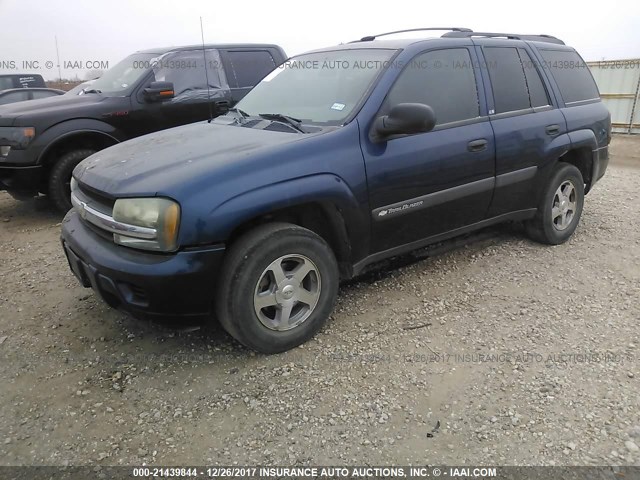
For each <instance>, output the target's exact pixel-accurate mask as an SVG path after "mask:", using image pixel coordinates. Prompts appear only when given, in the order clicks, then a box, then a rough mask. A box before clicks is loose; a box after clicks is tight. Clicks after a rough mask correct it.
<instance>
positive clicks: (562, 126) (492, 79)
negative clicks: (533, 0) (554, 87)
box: [476, 39, 567, 217]
mask: <svg viewBox="0 0 640 480" xmlns="http://www.w3.org/2000/svg"><path fill="white" fill-rule="evenodd" d="M476 43H478V44H480V45H481V47H480V50H481V54H482V55H483V56H484V62H483V65H484V66H485V67H486V68H483V74H484V75H485V78H486V80H487V81H486V82H485V85H486V86H487V88H488V90H487V98H488V100H489V108H490V110H489V113H490V115H489V117H490V119H491V125H492V127H493V131H494V134H495V141H496V189H495V194H494V198H493V201H492V203H491V208H490V210H489V213H488V217H495V216H498V215H501V214H504V213H508V212H513V211H518V210H525V209H529V208H534V207H536V206H537V199H538V195H537V192H538V191H539V189H540V187H541V183H542V182H543V181H544V179H546V173H547V172H546V169H547V167H548V166H550V165H551V164H552V163H553V161H554V160H555V159H556V158H557V157H558V156H559V155H561V154H562V153H564V152H563V151H562V149H563V148H564V142H562V141H560V140H559V139H560V138H561V137H562V136H563V135H565V134H566V132H567V126H566V122H565V119H564V116H563V115H562V113H561V112H560V110H559V109H558V108H557V104H556V103H555V101H554V100H553V99H552V96H551V95H550V89H549V88H548V85H545V81H544V78H545V77H544V76H543V75H542V74H541V72H540V68H539V65H538V62H536V61H534V60H533V58H535V57H533V56H532V55H531V54H530V53H529V51H528V46H527V45H526V44H524V42H519V41H512V42H509V41H505V40H491V39H486V40H476Z"/></svg>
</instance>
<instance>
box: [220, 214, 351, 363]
mask: <svg viewBox="0 0 640 480" xmlns="http://www.w3.org/2000/svg"><path fill="white" fill-rule="evenodd" d="M338 282H339V274H338V265H337V262H336V259H335V256H334V255H333V252H332V251H331V248H330V247H329V245H327V243H326V242H325V241H324V240H323V239H322V238H321V237H319V236H318V235H316V234H315V233H313V232H312V231H310V230H307V229H306V228H302V227H298V226H296V225H291V224H286V223H273V224H267V225H263V226H260V227H257V228H256V229H254V230H252V231H250V232H249V233H247V234H245V235H244V236H243V237H241V238H240V239H239V240H238V241H237V242H235V243H234V244H233V245H232V247H231V249H230V251H229V253H228V255H227V258H226V260H225V264H224V267H223V269H222V275H221V277H220V278H219V279H218V292H217V295H216V297H217V298H216V314H217V317H218V320H219V321H220V323H221V325H222V326H223V327H224V328H225V330H227V332H229V334H231V335H232V336H233V337H234V338H236V340H238V341H239V342H241V343H242V344H244V345H246V346H247V347H249V348H252V349H254V350H257V351H259V352H263V353H278V352H283V351H285V350H289V349H291V348H293V347H296V346H298V345H300V344H302V343H304V342H306V341H307V340H309V339H310V338H311V337H313V336H314V335H315V334H316V333H317V332H318V330H320V328H321V327H322V325H324V323H325V322H326V321H327V319H328V318H329V316H330V315H331V313H332V311H333V307H334V304H335V301H336V297H337V293H338Z"/></svg>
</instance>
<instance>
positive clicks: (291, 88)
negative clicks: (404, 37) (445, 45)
mask: <svg viewBox="0 0 640 480" xmlns="http://www.w3.org/2000/svg"><path fill="white" fill-rule="evenodd" d="M394 53H395V50H383V49H354V50H334V51H330V52H319V53H309V54H305V55H300V56H298V57H294V58H292V59H290V60H288V61H286V62H285V63H284V64H283V65H281V66H280V67H278V68H276V69H275V70H274V71H272V72H271V73H270V74H269V75H267V76H266V77H265V78H264V79H263V80H262V81H261V82H260V83H259V84H258V85H257V86H256V87H255V88H254V89H253V90H251V91H250V92H249V93H248V94H247V96H246V97H244V98H243V99H242V100H241V101H240V102H239V103H238V105H237V108H238V109H239V110H242V111H243V112H245V113H247V114H248V115H252V116H254V115H256V116H257V115H258V114H263V113H279V114H282V115H287V116H289V117H293V118H297V119H300V120H302V122H303V123H312V124H313V123H318V124H324V125H341V124H342V123H344V120H346V119H347V118H348V117H349V115H350V114H351V112H352V111H353V109H354V108H355V107H356V106H357V105H358V104H359V103H360V101H361V100H362V97H363V96H364V94H365V92H366V91H367V89H368V88H369V86H370V85H371V84H372V83H373V81H374V80H375V78H376V77H377V75H378V73H379V72H380V71H381V70H382V69H383V68H384V67H385V66H386V65H387V63H388V60H389V59H390V58H391V57H392V56H393V54H394Z"/></svg>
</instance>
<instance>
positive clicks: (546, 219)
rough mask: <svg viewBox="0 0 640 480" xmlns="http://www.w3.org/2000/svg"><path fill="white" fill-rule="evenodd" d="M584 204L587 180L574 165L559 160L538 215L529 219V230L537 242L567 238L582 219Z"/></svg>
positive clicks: (553, 242) (564, 239) (557, 241)
mask: <svg viewBox="0 0 640 480" xmlns="http://www.w3.org/2000/svg"><path fill="white" fill-rule="evenodd" d="M583 204H584V180H583V179H582V174H581V173H580V170H578V169H577V168H576V167H575V166H573V165H571V164H569V163H562V162H561V163H559V164H558V165H557V166H556V167H555V169H554V171H553V172H552V174H551V179H550V180H549V183H548V184H547V188H546V189H545V191H544V193H543V195H542V198H541V200H540V204H539V205H538V212H537V213H536V216H535V217H534V218H533V219H532V220H530V221H529V222H528V223H527V233H528V234H529V236H530V237H531V238H532V239H533V240H536V241H538V242H541V243H547V244H550V245H558V244H560V243H564V242H566V241H567V240H568V239H569V237H571V235H572V234H573V232H574V231H575V230H576V227H577V226H578V222H579V221H580V215H581V214H582V206H583Z"/></svg>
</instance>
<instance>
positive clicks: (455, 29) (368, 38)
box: [349, 27, 473, 43]
mask: <svg viewBox="0 0 640 480" xmlns="http://www.w3.org/2000/svg"><path fill="white" fill-rule="evenodd" d="M425 30H450V31H451V33H453V32H460V33H467V32H472V31H473V30H471V29H469V28H462V27H441V28H437V27H428V28H410V29H409V30H396V31H395V32H385V33H379V34H377V35H368V36H366V37H362V38H361V39H360V40H354V41H353V42H349V43H355V42H371V41H373V40H375V39H376V38H378V37H384V36H386V35H393V34H395V33H407V32H422V31H425Z"/></svg>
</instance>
